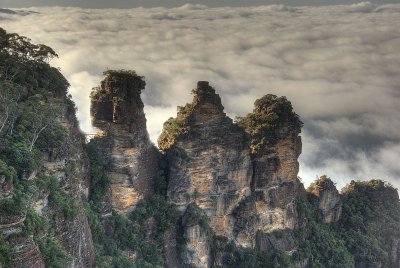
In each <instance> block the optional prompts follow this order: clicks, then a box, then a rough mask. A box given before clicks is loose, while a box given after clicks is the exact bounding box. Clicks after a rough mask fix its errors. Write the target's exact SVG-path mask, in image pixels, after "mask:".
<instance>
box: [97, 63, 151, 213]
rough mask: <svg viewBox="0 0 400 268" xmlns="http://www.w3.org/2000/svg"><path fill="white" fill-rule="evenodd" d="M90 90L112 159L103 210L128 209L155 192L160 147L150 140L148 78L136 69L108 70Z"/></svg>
mask: <svg viewBox="0 0 400 268" xmlns="http://www.w3.org/2000/svg"><path fill="white" fill-rule="evenodd" d="M105 75H106V77H105V79H104V80H103V81H102V82H101V86H100V87H97V88H94V89H93V92H92V94H91V99H92V105H91V115H92V119H93V125H94V126H96V127H98V128H99V129H100V130H101V131H102V133H101V135H100V136H101V137H98V138H97V142H99V149H100V150H102V151H103V153H104V155H106V156H107V158H108V161H109V163H110V165H109V169H108V171H107V175H108V177H109V178H110V179H111V189H110V192H109V195H108V201H106V202H105V204H104V213H109V212H110V209H111V208H113V209H115V210H117V211H120V212H123V213H126V212H129V211H130V210H132V209H133V207H134V206H135V205H136V204H137V203H138V202H139V201H140V200H141V199H143V198H144V197H146V196H149V195H152V194H153V178H154V177H155V175H156V172H157V150H156V149H155V148H154V146H153V145H152V144H151V142H150V140H149V136H148V133H147V129H146V118H145V114H144V111H143V102H142V100H141V98H140V93H141V92H142V90H144V87H145V81H144V80H143V77H140V76H138V75H137V74H136V73H135V72H133V71H107V72H105Z"/></svg>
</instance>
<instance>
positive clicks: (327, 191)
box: [307, 176, 342, 223]
mask: <svg viewBox="0 0 400 268" xmlns="http://www.w3.org/2000/svg"><path fill="white" fill-rule="evenodd" d="M307 191H308V192H309V193H311V194H312V195H314V196H315V197H316V198H317V202H318V208H319V210H320V211H321V217H322V220H323V221H324V222H326V223H332V222H336V221H338V220H339V219H340V215H341V214H342V200H341V197H340V194H339V191H338V190H337V189H336V187H335V184H334V183H333V182H332V181H331V180H330V179H329V178H328V177H326V176H322V177H321V178H320V179H318V180H316V181H315V182H314V183H312V184H311V185H310V187H309V188H308V189H307Z"/></svg>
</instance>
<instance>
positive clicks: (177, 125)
mask: <svg viewBox="0 0 400 268" xmlns="http://www.w3.org/2000/svg"><path fill="white" fill-rule="evenodd" d="M192 111H193V105H192V104H191V103H187V104H186V105H185V106H183V107H182V106H179V107H178V114H177V116H176V118H173V117H170V118H169V119H168V120H167V121H166V122H165V123H164V126H163V130H162V132H161V134H160V136H159V137H158V140H157V143H158V148H160V149H161V150H167V149H168V148H170V147H171V146H172V145H173V144H174V143H175V140H176V138H177V137H179V136H180V135H183V134H186V133H188V132H189V131H190V126H189V122H190V116H191V114H192Z"/></svg>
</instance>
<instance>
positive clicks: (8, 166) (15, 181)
mask: <svg viewBox="0 0 400 268" xmlns="http://www.w3.org/2000/svg"><path fill="white" fill-rule="evenodd" d="M53 57H57V54H56V53H55V52H54V51H53V50H52V49H51V48H50V47H48V46H46V45H41V44H39V45H36V44H33V43H31V41H30V40H29V39H28V38H26V37H23V36H20V35H18V34H13V33H7V32H6V31H5V30H4V29H1V28H0V218H1V219H2V222H5V223H7V222H8V221H10V223H13V222H14V221H18V220H19V219H22V220H24V221H23V224H22V231H16V232H12V233H8V234H6V235H5V237H3V235H2V236H1V240H0V248H1V249H0V250H1V251H2V253H1V254H2V256H1V258H0V263H2V264H3V265H5V266H7V265H9V264H10V262H12V261H13V260H14V259H15V258H17V257H18V256H16V255H15V254H14V253H13V252H14V250H13V248H10V247H9V246H7V245H9V243H8V241H11V240H13V239H16V238H23V237H29V236H33V238H34V240H35V241H36V244H37V245H39V249H40V251H41V252H42V255H43V257H44V262H45V264H46V266H48V267H62V266H65V265H66V263H67V261H68V258H67V253H66V251H65V249H63V247H62V246H61V244H60V243H59V241H58V240H57V238H55V236H53V235H52V234H51V233H52V232H53V231H54V230H51V225H50V224H48V222H49V221H51V215H54V217H58V216H60V215H62V216H63V217H65V218H66V219H67V220H72V219H73V218H74V217H75V216H76V206H75V202H76V201H75V200H74V199H73V198H72V197H71V196H70V195H69V194H68V193H67V192H66V191H65V189H62V186H61V185H60V182H58V181H54V180H53V181H52V185H53V186H51V189H50V188H47V186H49V185H45V184H43V178H45V177H46V179H48V178H49V177H48V176H47V175H45V174H43V173H42V172H41V167H42V162H43V158H44V156H45V155H51V153H52V152H53V151H55V150H57V149H58V148H60V147H61V146H62V145H63V144H64V143H65V141H66V139H67V138H68V131H67V129H66V128H65V127H64V126H63V125H62V124H61V123H60V122H59V120H58V118H59V116H60V115H61V113H62V112H63V109H65V108H66V109H67V110H68V111H69V112H75V106H74V104H73V102H72V101H71V99H70V97H69V98H66V94H67V88H68V86H69V84H68V82H67V80H66V79H65V78H64V77H63V76H62V74H61V73H60V71H59V70H58V69H56V68H54V67H51V66H50V65H49V64H48V62H49V60H50V59H51V58H53ZM1 178H4V180H2V179H1ZM40 193H43V194H44V195H47V194H49V203H50V206H51V207H52V208H54V211H52V212H50V211H49V212H48V213H49V215H48V216H49V218H48V219H45V218H43V217H42V216H40V215H38V214H37V213H36V212H35V211H34V210H33V209H32V208H31V207H32V206H33V200H34V199H35V198H36V197H37V196H38V195H39V194H40ZM58 213H60V214H58ZM55 245H56V246H57V247H55ZM7 247H9V250H7ZM47 250H48V252H49V254H51V256H50V255H48V254H47V255H48V257H47V255H46V251H47ZM3 252H4V253H3ZM7 252H8V253H7ZM58 253H60V254H58ZM57 256H58V257H57ZM54 258H58V259H57V260H56V259H54ZM0 266H1V264H0Z"/></svg>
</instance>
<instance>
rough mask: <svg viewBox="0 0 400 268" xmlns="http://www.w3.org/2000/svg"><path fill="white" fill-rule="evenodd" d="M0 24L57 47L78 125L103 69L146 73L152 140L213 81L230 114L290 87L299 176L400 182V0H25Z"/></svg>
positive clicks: (85, 122) (86, 126)
mask: <svg viewBox="0 0 400 268" xmlns="http://www.w3.org/2000/svg"><path fill="white" fill-rule="evenodd" d="M14 11H16V13H13V12H0V27H3V28H5V29H6V30H7V31H9V32H17V33H20V34H22V35H26V36H29V37H30V38H31V39H32V40H33V41H34V42H38V43H44V44H47V45H49V46H51V47H53V48H54V49H55V50H56V51H57V53H58V54H59V58H58V59H55V60H53V61H52V64H53V65H55V66H59V67H60V68H61V71H62V73H63V74H64V75H65V76H66V77H67V79H68V80H69V81H70V83H71V88H70V92H71V94H72V96H73V98H74V100H75V102H76V103H77V106H78V109H79V111H78V117H79V120H80V122H81V127H82V129H83V130H84V131H86V132H93V131H95V130H93V129H92V127H91V124H90V116H89V97H88V96H89V94H90V91H91V88H93V87H94V86H97V85H98V84H99V82H100V80H101V79H102V71H103V70H105V69H106V68H110V69H120V68H124V69H134V70H136V71H137V73H138V74H139V75H143V76H145V77H146V83H147V87H146V90H145V91H144V92H143V99H144V103H145V112H146V116H147V121H148V129H149V132H150V136H151V138H152V140H153V141H156V139H157V136H158V135H159V133H160V131H161V128H162V125H163V122H164V121H165V120H166V119H167V118H168V117H170V116H174V115H175V114H176V106H178V105H183V104H185V103H186V102H189V101H190V100H191V95H190V90H191V89H192V88H194V87H195V85H196V82H197V81H198V80H208V81H210V83H211V85H212V86H214V87H215V88H216V89H217V91H218V93H219V94H220V95H221V97H222V100H223V104H224V106H225V110H226V112H227V113H228V114H229V115H230V116H232V117H235V116H243V115H245V114H246V113H247V112H249V111H251V110H252V106H253V103H254V100H255V99H257V98H259V97H261V96H263V95H264V94H267V93H273V94H277V95H284V96H287V97H288V99H289V100H291V101H292V103H293V106H294V108H295V110H296V112H297V113H298V114H299V115H300V116H301V118H302V120H303V121H304V123H305V125H304V129H303V133H302V138H303V153H302V155H301V157H300V165H301V168H300V174H299V175H300V177H302V179H303V180H304V181H305V182H306V184H307V183H309V182H310V181H312V180H313V179H315V177H316V176H317V175H323V174H327V175H328V176H330V177H332V179H333V180H334V181H336V182H337V183H338V185H339V186H343V185H344V183H346V182H348V181H349V180H351V179H371V178H381V179H384V180H387V181H389V182H391V183H392V184H394V185H395V186H396V187H400V164H399V163H400V117H399V115H400V27H399V25H400V5H399V4H393V5H382V6H378V5H376V4H372V3H370V2H361V3H357V4H353V5H342V6H325V7H287V6H281V5H274V6H259V7H243V8H231V7H225V8H208V7H206V6H202V5H184V6H182V7H179V8H173V9H166V8H151V9H145V8H135V9H81V8H61V7H53V8H29V9H24V10H14Z"/></svg>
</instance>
